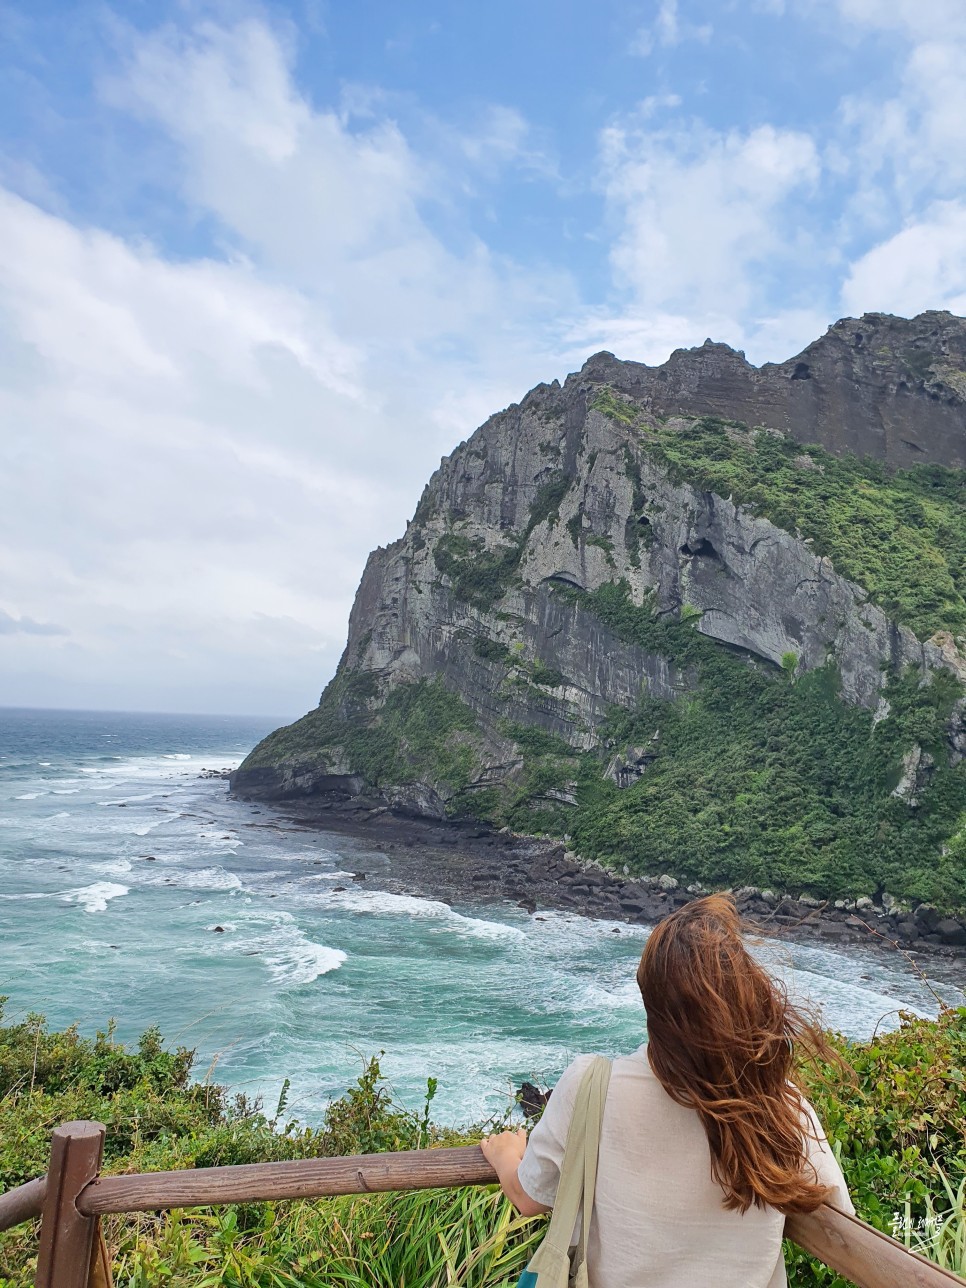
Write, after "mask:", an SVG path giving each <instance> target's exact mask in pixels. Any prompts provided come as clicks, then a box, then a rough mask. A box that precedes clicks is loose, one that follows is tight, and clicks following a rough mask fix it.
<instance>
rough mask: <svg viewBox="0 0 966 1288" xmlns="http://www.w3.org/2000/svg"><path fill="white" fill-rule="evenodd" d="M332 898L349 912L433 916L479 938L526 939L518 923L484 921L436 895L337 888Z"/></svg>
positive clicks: (458, 930)
mask: <svg viewBox="0 0 966 1288" xmlns="http://www.w3.org/2000/svg"><path fill="white" fill-rule="evenodd" d="M326 902H327V903H329V902H331V903H332V904H333V905H335V906H336V907H339V908H344V909H345V910H346V912H361V913H369V914H371V915H374V916H383V917H385V916H389V917H432V918H437V919H438V920H440V921H444V922H447V923H449V925H448V928H451V929H453V930H455V931H457V932H462V933H464V934H469V935H473V936H474V937H476V938H478V939H524V938H526V936H525V933H524V932H523V931H522V930H521V929H520V928H519V927H518V926H507V925H504V924H503V923H502V922H499V921H484V920H482V919H481V918H479V917H466V916H464V915H463V914H462V913H459V912H454V910H453V909H452V908H451V907H450V906H449V904H446V903H441V902H439V901H438V900H436V899H419V898H417V897H416V896H415V895H409V894H389V893H387V892H386V891H383V890H373V891H368V890H345V891H333V892H332V895H331V896H330V899H327V900H326Z"/></svg>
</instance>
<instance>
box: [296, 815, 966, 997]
mask: <svg viewBox="0 0 966 1288" xmlns="http://www.w3.org/2000/svg"><path fill="white" fill-rule="evenodd" d="M272 810H273V812H274V813H277V814H278V815H280V816H282V817H284V818H286V819H288V820H290V821H291V822H293V823H295V824H297V825H298V826H301V827H306V828H309V829H312V830H319V831H327V832H335V833H339V834H341V835H347V836H351V837H354V838H356V839H358V840H360V841H362V842H363V843H364V844H365V846H366V847H367V848H368V849H369V850H371V851H375V852H377V853H380V854H383V855H385V856H386V860H387V864H386V866H385V867H380V868H378V869H372V868H370V867H368V866H367V865H366V864H365V863H360V862H357V863H356V865H355V868H353V863H352V861H351V859H350V858H349V857H348V856H347V858H346V859H345V863H346V866H347V868H348V869H349V870H353V875H354V879H355V880H357V881H372V882H373V883H374V884H375V883H378V884H380V885H385V886H386V887H387V888H391V889H396V890H399V891H401V892H406V893H410V894H417V895H421V896H423V897H428V898H434V899H441V900H444V901H448V902H456V901H459V900H462V899H493V900H501V899H503V900H508V901H510V902H513V903H515V904H517V905H518V906H519V907H522V908H524V909H526V911H527V912H528V913H530V914H531V915H532V916H535V917H539V916H540V914H541V912H542V911H544V910H562V911H570V912H573V913H575V914H578V915H580V916H585V917H592V918H598V919H604V920H608V921H614V922H626V923H627V924H628V925H653V924H655V923H656V922H658V921H660V920H661V919H662V918H663V917H665V916H667V915H668V913H671V912H673V911H675V910H676V909H677V908H681V907H683V906H684V905H685V904H687V903H689V902H690V901H691V900H692V899H695V898H699V897H700V896H701V895H702V894H707V893H710V891H709V890H706V889H705V888H704V887H701V886H699V885H696V884H691V885H688V886H684V885H683V884H682V883H680V882H678V881H677V880H676V879H675V878H674V877H673V876H671V875H670V874H665V875H660V876H656V877H648V876H644V877H641V876H633V875H631V874H629V873H623V872H620V871H615V870H611V869H607V868H603V867H601V866H600V865H598V864H594V863H587V862H582V861H581V860H580V859H579V858H578V857H577V856H576V855H574V854H573V853H572V852H571V851H569V850H568V849H567V848H566V846H565V845H564V844H563V843H562V842H560V841H555V840H548V839H543V838H536V837H527V836H520V835H516V834H514V833H511V832H508V831H506V830H504V831H502V832H501V831H496V830H494V829H492V828H489V827H487V826H485V825H476V824H470V823H464V822H445V823H441V822H433V821H429V820H425V819H421V818H414V817H411V816H406V815H403V814H399V813H395V812H393V811H391V810H388V809H386V808H385V807H383V806H379V805H376V804H374V803H373V804H370V805H368V806H366V805H365V804H363V803H355V802H354V803H353V804H352V805H350V806H349V807H348V808H346V807H345V806H344V805H341V806H339V805H332V804H325V803H322V802H320V801H319V800H318V799H316V800H312V799H311V798H310V799H307V800H303V801H300V802H298V803H297V804H296V803H289V804H285V803H273V805H272ZM734 894H735V897H736V900H737V904H738V908H739V910H740V911H741V913H742V914H743V915H744V917H745V918H746V920H747V921H748V923H749V925H750V926H751V927H752V928H753V929H755V930H758V931H760V932H761V933H762V934H766V935H774V936H776V937H777V938H780V939H784V940H790V941H793V942H808V943H818V944H822V945H824V946H827V947H830V948H839V947H841V948H842V949H843V950H846V951H847V950H849V949H854V948H861V949H873V950H875V951H879V952H884V953H891V954H895V953H903V954H904V955H906V956H907V960H909V961H910V964H911V965H913V966H914V967H915V959H916V957H917V956H918V955H920V954H923V955H927V958H928V974H930V975H931V976H933V977H935V978H938V979H942V980H943V981H944V982H947V983H950V984H953V985H955V986H956V987H962V985H963V983H964V982H966V924H964V922H963V921H962V920H960V919H958V918H954V917H943V916H941V915H940V914H939V913H938V912H937V911H936V909H935V908H932V907H930V906H928V905H926V904H921V905H919V906H918V907H916V908H915V909H908V908H906V907H903V906H902V905H900V904H898V903H892V904H891V905H890V906H883V904H882V903H879V904H876V903H875V902H874V901H873V900H872V899H859V900H858V901H857V902H856V903H855V904H853V903H851V902H846V901H839V903H832V902H830V901H822V900H819V899H814V898H812V897H810V896H808V895H802V896H801V897H799V898H793V897H791V896H789V895H787V894H786V895H779V894H777V893H775V892H772V891H769V890H760V889H758V888H757V887H753V886H745V887H741V888H738V889H736V890H735V891H734ZM886 903H889V900H888V897H887V898H886Z"/></svg>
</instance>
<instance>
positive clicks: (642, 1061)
mask: <svg viewBox="0 0 966 1288" xmlns="http://www.w3.org/2000/svg"><path fill="white" fill-rule="evenodd" d="M591 1059H592V1057H591V1056H579V1057H578V1058H577V1059H576V1060H575V1061H574V1062H573V1064H571V1065H570V1067H569V1068H568V1069H566V1070H565V1071H564V1073H563V1074H562V1075H561V1078H560V1081H559V1082H558V1084H557V1086H556V1088H555V1089H554V1093H553V1095H552V1096H551V1097H550V1101H549V1103H548V1105H547V1108H546V1110H545V1111H544V1114H543V1117H542V1118H541V1120H540V1122H539V1123H538V1124H537V1126H536V1127H535V1128H534V1129H533V1131H532V1132H531V1133H530V1139H529V1141H528V1143H527V1149H526V1153H525V1154H524V1157H523V1161H522V1162H521V1164H520V1169H519V1171H518V1173H517V1175H518V1178H519V1181H520V1184H521V1185H522V1186H523V1189H524V1190H525V1191H526V1192H527V1194H529V1195H530V1197H531V1198H532V1199H535V1200H536V1202H538V1203H542V1204H544V1205H545V1206H546V1207H552V1206H553V1201H554V1197H555V1195H556V1192H557V1182H558V1180H559V1178H560V1164H561V1160H562V1159H563V1154H564V1144H565V1142H566V1139H567V1128H568V1127H569V1125H570V1119H571V1116H572V1114H573V1107H574V1100H575V1098H576V1095H577V1088H578V1086H579V1084H580V1079H581V1076H582V1075H583V1073H584V1070H585V1069H586V1068H587V1065H588V1063H589V1061H590V1060H591ZM803 1110H804V1112H805V1114H806V1115H807V1121H808V1122H809V1123H810V1125H811V1128H812V1130H814V1132H815V1135H816V1136H817V1140H813V1139H811V1138H809V1137H808V1136H806V1149H807V1155H808V1159H809V1161H810V1162H811V1163H812V1164H813V1165H814V1166H815V1169H816V1171H817V1173H818V1178H819V1180H820V1182H821V1183H822V1184H824V1185H831V1186H833V1187H834V1189H835V1193H834V1194H832V1195H831V1196H830V1198H829V1201H830V1202H831V1203H832V1204H834V1206H835V1207H837V1208H840V1209H841V1210H842V1211H844V1212H850V1213H852V1212H854V1211H855V1209H854V1207H853V1206H852V1201H851V1199H850V1198H849V1194H848V1190H847V1189H846V1188H845V1181H844V1179H843V1177H842V1171H841V1169H840V1167H839V1165H838V1162H837V1161H836V1159H835V1156H834V1155H833V1154H832V1152H831V1150H830V1149H829V1145H828V1142H827V1141H826V1139H825V1133H824V1131H823V1130H822V1127H821V1125H820V1123H819V1122H818V1119H817V1118H816V1117H815V1111H814V1110H813V1109H812V1107H811V1105H810V1104H809V1103H808V1102H807V1101H803ZM784 1225H785V1218H784V1217H783V1216H782V1214H781V1213H780V1212H778V1211H777V1210H776V1209H775V1208H758V1207H754V1206H752V1207H750V1208H749V1209H748V1211H747V1212H745V1213H739V1212H732V1211H728V1210H727V1209H726V1208H725V1207H724V1204H723V1202H722V1191H721V1187H720V1186H719V1185H718V1184H717V1182H715V1181H713V1180H712V1179H711V1152H710V1149H709V1147H708V1138H707V1136H706V1135H705V1131H704V1128H703V1127H702V1125H701V1120H700V1119H699V1118H698V1115H697V1114H696V1113H695V1111H694V1110H693V1109H685V1108H684V1106H683V1105H679V1104H677V1103H676V1102H675V1101H673V1100H672V1099H671V1097H670V1096H669V1095H668V1094H667V1092H666V1091H665V1090H664V1088H663V1087H662V1086H661V1084H660V1082H659V1081H658V1079H657V1077H656V1076H655V1074H654V1072H653V1070H652V1069H651V1066H650V1064H649V1063H648V1059H647V1046H646V1044H645V1045H644V1046H642V1047H640V1048H639V1049H638V1050H637V1051H635V1052H634V1054H633V1055H629V1056H623V1057H621V1058H620V1059H617V1060H615V1061H614V1063H613V1071H612V1074H611V1080H610V1088H609V1089H608V1092H607V1103H606V1105H605V1107H604V1119H603V1124H602V1127H601V1139H600V1160H599V1163H598V1170H597V1197H596V1202H595V1204H594V1212H593V1217H592V1220H591V1226H590V1244H589V1246H588V1251H587V1264H588V1271H589V1276H590V1288H786V1284H787V1280H786V1278H785V1265H784V1261H783V1260H782V1250H781V1240H782V1231H783V1229H784Z"/></svg>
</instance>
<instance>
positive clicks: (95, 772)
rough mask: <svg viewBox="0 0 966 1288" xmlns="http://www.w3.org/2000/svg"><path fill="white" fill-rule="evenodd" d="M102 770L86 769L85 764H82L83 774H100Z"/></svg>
mask: <svg viewBox="0 0 966 1288" xmlns="http://www.w3.org/2000/svg"><path fill="white" fill-rule="evenodd" d="M100 772H101V771H100V770H99V769H85V768H84V767H83V766H81V773H82V774H99V773H100Z"/></svg>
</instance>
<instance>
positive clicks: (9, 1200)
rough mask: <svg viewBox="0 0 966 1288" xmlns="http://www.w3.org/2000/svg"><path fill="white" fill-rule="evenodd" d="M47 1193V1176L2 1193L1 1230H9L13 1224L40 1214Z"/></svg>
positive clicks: (0, 1208)
mask: <svg viewBox="0 0 966 1288" xmlns="http://www.w3.org/2000/svg"><path fill="white" fill-rule="evenodd" d="M46 1193H47V1177H46V1176H38V1177H37V1179H36V1180H35V1181H28V1182H27V1183H26V1185H18V1186H17V1188H16V1189H15V1190H7V1192H6V1194H0V1230H9V1229H10V1227H11V1226H12V1225H20V1223H21V1221H29V1220H30V1219H31V1217H35V1216H40V1213H41V1210H42V1209H43V1206H44V1195H45V1194H46Z"/></svg>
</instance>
